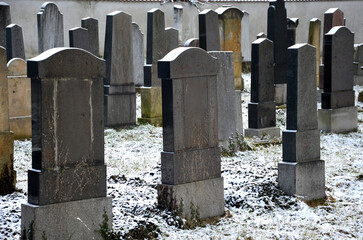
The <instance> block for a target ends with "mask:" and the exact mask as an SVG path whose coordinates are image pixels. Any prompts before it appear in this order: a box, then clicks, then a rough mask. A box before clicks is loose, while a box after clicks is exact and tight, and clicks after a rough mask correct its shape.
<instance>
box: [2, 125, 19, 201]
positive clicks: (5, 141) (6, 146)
mask: <svg viewBox="0 0 363 240" xmlns="http://www.w3.org/2000/svg"><path fill="white" fill-rule="evenodd" d="M13 156H14V134H13V132H0V195H4V194H9V193H12V192H14V190H15V185H16V172H15V171H14V169H13V163H14V159H13Z"/></svg>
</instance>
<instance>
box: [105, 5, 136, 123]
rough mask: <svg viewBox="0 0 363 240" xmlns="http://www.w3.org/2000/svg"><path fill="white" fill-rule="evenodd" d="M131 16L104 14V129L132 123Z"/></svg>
mask: <svg viewBox="0 0 363 240" xmlns="http://www.w3.org/2000/svg"><path fill="white" fill-rule="evenodd" d="M132 53H133V44H132V17H131V15H129V14H127V13H125V12H120V11H115V12H112V13H109V14H107V21H106V38H105V54H104V58H105V60H106V69H107V77H106V78H105V126H111V127H114V126H124V125H135V124H136V93H135V84H134V77H133V73H134V70H133V61H132Z"/></svg>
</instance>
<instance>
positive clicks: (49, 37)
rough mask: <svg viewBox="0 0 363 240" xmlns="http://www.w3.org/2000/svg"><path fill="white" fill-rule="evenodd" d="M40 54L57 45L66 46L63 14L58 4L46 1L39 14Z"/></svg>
mask: <svg viewBox="0 0 363 240" xmlns="http://www.w3.org/2000/svg"><path fill="white" fill-rule="evenodd" d="M37 23H38V51H39V54H40V53H42V52H44V51H46V50H48V49H51V48H55V47H63V46H64V36H63V14H62V13H61V12H60V11H59V9H58V7H57V5H55V4H54V3H52V2H46V3H44V4H43V5H42V7H41V8H40V11H39V12H38V14H37Z"/></svg>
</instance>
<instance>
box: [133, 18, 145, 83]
mask: <svg viewBox="0 0 363 240" xmlns="http://www.w3.org/2000/svg"><path fill="white" fill-rule="evenodd" d="M132 44H133V47H132V51H133V54H132V57H133V58H132V59H133V65H134V66H133V67H134V74H133V75H134V83H135V85H136V86H143V85H144V62H145V60H144V59H145V58H144V34H143V33H142V32H141V30H140V27H139V25H137V23H134V22H133V23H132Z"/></svg>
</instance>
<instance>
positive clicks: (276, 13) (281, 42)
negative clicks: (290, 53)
mask: <svg viewBox="0 0 363 240" xmlns="http://www.w3.org/2000/svg"><path fill="white" fill-rule="evenodd" d="M267 38H268V39H270V40H271V41H272V42H273V43H274V62H275V63H274V66H275V67H274V68H275V71H274V83H275V102H276V104H279V105H280V104H284V103H286V91H287V90H286V64H287V63H286V61H287V57H286V56H287V48H288V45H287V44H288V43H287V24H286V8H285V1H284V0H270V1H269V7H268V12H267Z"/></svg>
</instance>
